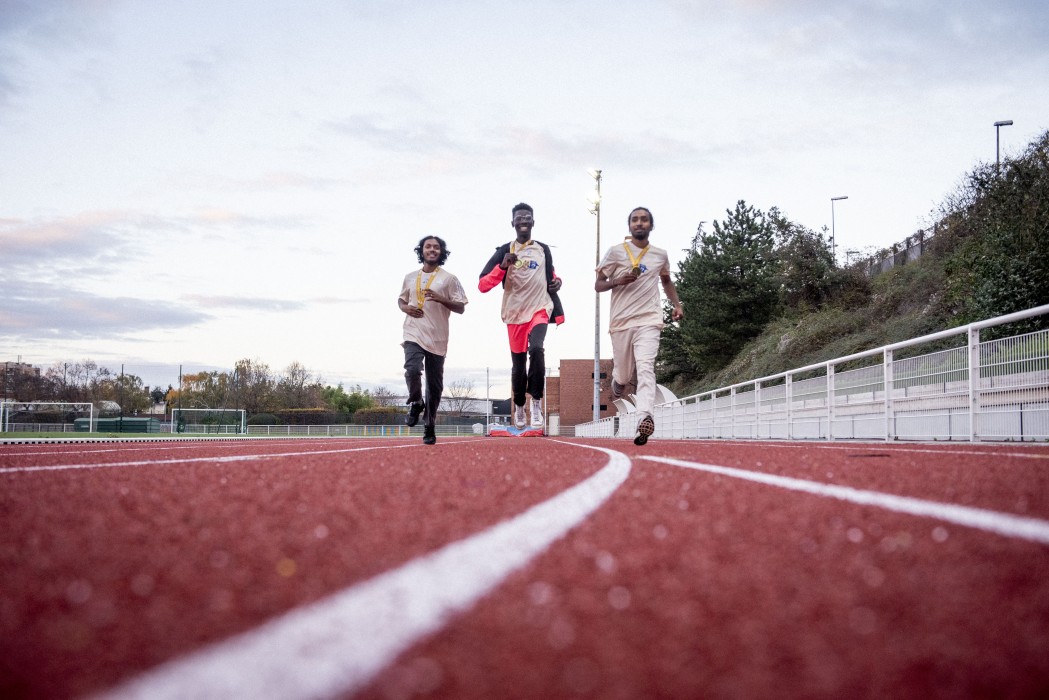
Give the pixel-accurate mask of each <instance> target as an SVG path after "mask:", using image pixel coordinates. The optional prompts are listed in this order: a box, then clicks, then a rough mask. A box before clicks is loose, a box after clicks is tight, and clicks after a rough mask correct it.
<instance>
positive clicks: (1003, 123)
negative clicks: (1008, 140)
mask: <svg viewBox="0 0 1049 700" xmlns="http://www.w3.org/2000/svg"><path fill="white" fill-rule="evenodd" d="M1012 125H1013V120H1012V119H1005V120H1003V121H1000V122H995V123H994V172H995V174H997V173H998V171H999V169H1000V168H1001V159H1000V156H999V153H1000V152H1001V151H1000V150H999V145H1000V144H1001V139H1000V138H999V137H998V134H999V132H1000V131H1001V127H1003V126H1012Z"/></svg>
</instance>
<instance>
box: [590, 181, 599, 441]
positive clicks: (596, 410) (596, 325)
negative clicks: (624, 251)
mask: <svg viewBox="0 0 1049 700" xmlns="http://www.w3.org/2000/svg"><path fill="white" fill-rule="evenodd" d="M589 172H590V177H592V178H594V181H595V183H596V185H595V189H594V192H593V194H591V195H590V203H591V204H593V205H594V208H593V209H591V210H590V213H591V214H593V215H594V216H596V217H597V246H596V248H595V253H594V269H597V266H598V265H600V264H601V171H600V170H596V169H595V170H590V171H589ZM600 418H601V296H600V294H599V293H598V291H597V290H596V289H595V290H594V421H597V420H599V419H600Z"/></svg>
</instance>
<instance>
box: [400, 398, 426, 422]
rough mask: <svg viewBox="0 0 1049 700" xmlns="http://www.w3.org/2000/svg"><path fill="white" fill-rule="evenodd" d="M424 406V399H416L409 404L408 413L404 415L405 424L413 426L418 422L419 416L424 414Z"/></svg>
mask: <svg viewBox="0 0 1049 700" xmlns="http://www.w3.org/2000/svg"><path fill="white" fill-rule="evenodd" d="M423 408H424V406H423V402H422V401H416V402H415V403H410V404H408V415H406V416H405V417H404V422H405V424H407V425H408V426H409V427H411V426H413V425H415V424H416V423H418V422H419V416H420V415H421V414H422V412H423Z"/></svg>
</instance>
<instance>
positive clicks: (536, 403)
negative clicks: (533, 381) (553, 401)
mask: <svg viewBox="0 0 1049 700" xmlns="http://www.w3.org/2000/svg"><path fill="white" fill-rule="evenodd" d="M532 427H533V428H542V427H543V400H542V399H532Z"/></svg>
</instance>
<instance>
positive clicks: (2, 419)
mask: <svg viewBox="0 0 1049 700" xmlns="http://www.w3.org/2000/svg"><path fill="white" fill-rule="evenodd" d="M96 422H97V419H96V413H95V405H94V404H93V403H89V402H65V401H0V432H4V433H14V432H23V433H24V432H32V433H41V432H43V433H66V432H73V431H75V430H78V429H79V428H80V426H82V425H85V426H86V428H87V430H88V432H93V431H94V430H95V424H96Z"/></svg>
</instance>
